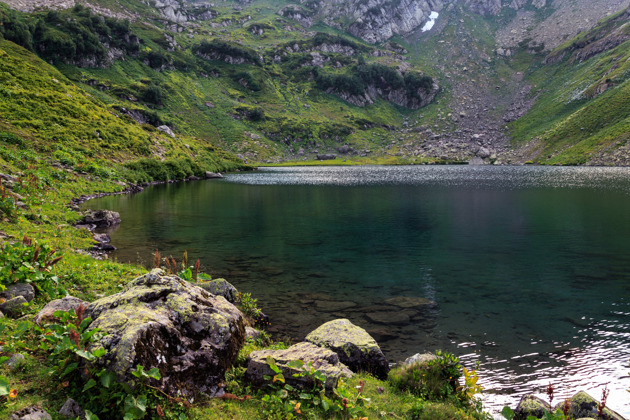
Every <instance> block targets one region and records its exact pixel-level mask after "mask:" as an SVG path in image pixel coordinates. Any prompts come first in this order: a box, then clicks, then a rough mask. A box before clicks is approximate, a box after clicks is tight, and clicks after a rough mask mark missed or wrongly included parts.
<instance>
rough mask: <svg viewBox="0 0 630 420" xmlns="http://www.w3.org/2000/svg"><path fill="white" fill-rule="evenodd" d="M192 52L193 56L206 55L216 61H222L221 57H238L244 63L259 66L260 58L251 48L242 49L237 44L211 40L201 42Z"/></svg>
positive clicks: (241, 46) (242, 47)
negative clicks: (244, 61) (243, 60)
mask: <svg viewBox="0 0 630 420" xmlns="http://www.w3.org/2000/svg"><path fill="white" fill-rule="evenodd" d="M193 52H194V53H195V54H200V55H207V56H210V57H213V58H215V57H214V56H216V58H217V59H223V57H226V56H230V57H238V58H243V59H245V60H246V61H248V62H250V63H252V64H256V65H260V64H261V63H260V57H258V54H256V51H254V50H253V49H251V48H248V47H244V46H243V45H240V44H237V43H235V42H229V41H223V40H221V39H217V38H215V39H213V40H211V41H210V42H208V41H205V40H204V41H201V43H200V44H199V45H196V46H194V47H193Z"/></svg>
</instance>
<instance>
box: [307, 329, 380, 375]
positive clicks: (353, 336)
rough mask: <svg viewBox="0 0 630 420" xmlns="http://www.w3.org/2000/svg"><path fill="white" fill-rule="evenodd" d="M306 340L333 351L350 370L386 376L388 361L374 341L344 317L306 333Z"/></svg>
mask: <svg viewBox="0 0 630 420" xmlns="http://www.w3.org/2000/svg"><path fill="white" fill-rule="evenodd" d="M306 341H308V342H309V343H313V344H315V345H317V346H320V347H325V348H328V349H330V350H332V351H334V352H335V353H337V355H338V356H339V360H340V361H341V363H343V364H345V365H346V366H348V367H349V368H350V370H352V371H353V372H359V371H364V372H369V373H371V374H372V375H374V376H376V377H378V378H381V379H385V378H387V372H389V363H388V362H387V359H386V358H385V355H383V352H382V351H381V348H380V347H379V346H378V343H377V342H376V340H374V339H373V338H372V336H371V335H370V334H368V333H367V331H365V330H364V329H363V328H361V327H357V326H356V325H354V324H353V323H352V322H350V321H349V320H347V319H335V320H333V321H329V322H327V323H325V324H323V325H321V326H320V327H319V328H317V329H316V330H314V331H312V332H311V333H310V334H308V335H307V336H306Z"/></svg>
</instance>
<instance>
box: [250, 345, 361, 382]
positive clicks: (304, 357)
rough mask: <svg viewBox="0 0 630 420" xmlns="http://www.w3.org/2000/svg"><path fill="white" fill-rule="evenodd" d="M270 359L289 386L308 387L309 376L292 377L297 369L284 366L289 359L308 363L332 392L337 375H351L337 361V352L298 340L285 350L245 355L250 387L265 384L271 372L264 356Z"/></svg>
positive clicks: (310, 380)
mask: <svg viewBox="0 0 630 420" xmlns="http://www.w3.org/2000/svg"><path fill="white" fill-rule="evenodd" d="M268 357H271V358H273V360H274V362H275V364H276V366H278V367H279V368H280V369H281V370H282V374H283V375H284V378H285V380H286V383H288V384H290V385H291V386H295V387H300V388H308V387H311V386H312V385H313V384H312V379H311V378H309V377H293V375H294V374H298V373H300V372H301V370H298V369H295V368H291V367H289V366H287V364H288V363H289V362H292V361H296V360H301V361H302V362H304V364H305V365H308V364H309V363H310V364H311V366H312V367H313V368H314V369H316V370H319V371H320V372H322V373H323V374H324V375H325V376H326V383H325V387H326V390H327V391H332V390H333V389H334V388H335V387H336V386H337V382H338V381H339V378H341V377H347V378H349V377H351V376H352V372H351V371H350V370H349V369H348V368H347V367H346V366H345V365H344V364H342V363H341V362H340V361H339V357H338V356H337V353H335V352H333V351H332V350H328V349H325V348H322V347H318V346H316V345H315V344H311V343H298V344H295V345H293V346H291V347H289V348H288V349H286V350H259V351H254V352H252V353H251V354H250V355H249V360H248V363H247V373H246V376H247V380H248V381H249V382H250V383H251V384H253V385H254V386H262V385H264V384H266V383H267V381H266V380H265V379H264V377H265V376H271V377H273V376H274V375H275V372H274V371H273V370H271V368H270V367H269V365H268V364H267V358H268Z"/></svg>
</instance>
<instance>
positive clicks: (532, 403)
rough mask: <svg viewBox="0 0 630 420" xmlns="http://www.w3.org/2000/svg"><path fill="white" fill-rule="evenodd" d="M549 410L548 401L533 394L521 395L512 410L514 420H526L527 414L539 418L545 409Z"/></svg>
mask: <svg viewBox="0 0 630 420" xmlns="http://www.w3.org/2000/svg"><path fill="white" fill-rule="evenodd" d="M551 410H552V408H551V406H550V405H549V403H547V402H545V401H544V400H542V399H540V398H538V397H537V396H535V395H534V394H527V395H523V398H521V401H520V402H519V403H518V406H517V407H516V410H514V420H526V419H527V417H529V416H534V417H536V418H541V417H542V416H543V415H544V414H545V411H548V412H551Z"/></svg>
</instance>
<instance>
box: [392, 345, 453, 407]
mask: <svg viewBox="0 0 630 420" xmlns="http://www.w3.org/2000/svg"><path fill="white" fill-rule="evenodd" d="M435 355H436V356H437V357H436V358H435V359H433V360H429V361H428V362H418V363H412V364H410V365H404V366H400V367H397V368H395V369H392V370H391V371H390V373H389V377H388V380H389V382H390V383H391V384H392V385H393V386H394V387H395V388H398V389H400V390H407V391H410V392H411V393H413V394H415V395H417V396H419V397H421V398H423V399H426V400H432V401H437V400H442V399H445V398H449V397H451V396H455V395H456V393H457V389H458V380H459V378H460V377H461V376H462V367H461V365H460V364H459V359H458V358H457V357H455V356H454V355H452V354H450V353H442V352H441V351H439V350H438V351H437V352H436V353H435Z"/></svg>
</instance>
